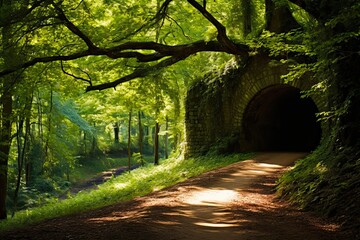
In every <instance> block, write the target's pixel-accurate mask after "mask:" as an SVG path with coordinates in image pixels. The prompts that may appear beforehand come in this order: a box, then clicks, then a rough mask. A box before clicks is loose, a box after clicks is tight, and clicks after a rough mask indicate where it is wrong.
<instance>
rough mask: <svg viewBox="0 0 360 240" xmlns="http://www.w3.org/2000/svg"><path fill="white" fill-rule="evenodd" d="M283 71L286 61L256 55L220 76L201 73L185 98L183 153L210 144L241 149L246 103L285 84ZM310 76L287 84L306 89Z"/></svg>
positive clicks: (200, 150) (200, 151) (205, 149)
mask: <svg viewBox="0 0 360 240" xmlns="http://www.w3.org/2000/svg"><path fill="white" fill-rule="evenodd" d="M286 73H287V66H286V65H284V64H280V63H279V62H273V61H271V60H270V58H269V57H267V56H261V55H257V56H255V57H252V58H250V59H249V61H248V63H247V64H246V66H245V67H243V68H241V69H232V70H231V71H229V72H228V74H226V75H225V76H223V77H222V78H221V79H215V80H214V78H211V77H205V78H204V79H203V80H202V81H200V82H199V83H197V84H196V85H194V86H193V87H192V88H190V89H189V91H188V94H187V98H186V116H185V131H186V132H185V136H186V151H185V152H186V155H187V156H194V155H199V154H204V153H206V152H208V151H209V150H211V149H212V147H213V146H215V149H217V151H218V150H219V149H220V151H222V150H221V149H222V148H223V151H225V152H226V151H241V150H242V149H241V147H242V145H243V144H242V142H243V141H244V139H243V134H242V124H243V116H244V112H245V111H246V107H247V106H248V104H249V103H250V101H251V100H252V99H253V98H254V97H255V96H256V95H257V94H258V93H259V92H260V91H261V90H263V89H265V88H267V87H270V86H274V85H278V84H287V83H284V80H283V79H282V78H281V76H282V75H283V74H286ZM310 79H311V78H303V79H299V80H297V81H293V82H290V83H288V85H291V86H294V87H296V88H299V89H300V90H307V89H309V88H310V87H311V86H312V85H313V84H314V82H311V80H310ZM313 100H314V102H315V104H316V105H317V106H318V108H319V109H321V110H323V109H324V108H325V106H324V104H322V101H321V100H320V99H313Z"/></svg>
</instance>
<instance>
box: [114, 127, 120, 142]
mask: <svg viewBox="0 0 360 240" xmlns="http://www.w3.org/2000/svg"><path fill="white" fill-rule="evenodd" d="M114 143H115V144H117V143H119V123H118V122H116V123H114Z"/></svg>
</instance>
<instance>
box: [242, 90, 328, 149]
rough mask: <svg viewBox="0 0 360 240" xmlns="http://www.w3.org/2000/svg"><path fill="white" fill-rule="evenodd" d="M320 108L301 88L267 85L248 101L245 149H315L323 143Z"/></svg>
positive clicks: (245, 123) (244, 135)
mask: <svg viewBox="0 0 360 240" xmlns="http://www.w3.org/2000/svg"><path fill="white" fill-rule="evenodd" d="M317 112H318V108H317V106H316V105H315V103H314V101H313V100H312V99H311V98H301V93H300V89H298V88H296V87H293V86H290V85H285V84H277V85H272V86H270V87H267V88H264V89H263V90H261V91H260V92H258V94H256V95H255V96H254V97H253V98H252V100H251V101H250V102H249V104H248V105H247V107H246V109H245V112H244V115H243V123H242V128H243V131H242V134H243V139H244V141H243V143H242V145H243V149H246V150H248V151H311V150H314V149H315V148H316V147H317V146H318V145H319V143H320V139H321V132H322V130H321V125H320V123H319V122H317V121H316V115H315V114H316V113H317Z"/></svg>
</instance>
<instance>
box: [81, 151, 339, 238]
mask: <svg viewBox="0 0 360 240" xmlns="http://www.w3.org/2000/svg"><path fill="white" fill-rule="evenodd" d="M304 155H305V153H292V154H286V153H278V154H276V153H269V154H260V155H259V156H258V157H257V158H255V159H253V160H246V161H243V162H241V163H236V164H233V165H230V166H229V167H227V168H225V169H224V170H221V171H219V173H218V175H216V177H213V176H214V173H211V172H209V173H207V174H205V175H204V176H203V177H202V178H203V179H207V180H206V183H202V184H196V182H197V179H193V180H190V181H189V183H188V184H187V183H186V184H185V183H184V184H179V186H174V187H173V188H170V189H168V191H161V192H157V193H154V194H152V195H149V196H147V197H143V198H138V199H136V200H135V202H134V203H132V204H131V205H129V206H127V205H126V204H124V206H123V207H121V206H119V207H117V208H110V209H109V210H108V211H109V212H108V214H106V215H104V216H103V217H89V218H85V219H84V223H85V224H88V225H89V227H90V228H94V229H97V228H99V230H100V229H101V227H102V226H105V225H106V226H109V224H110V225H112V224H116V225H118V224H120V226H122V227H126V228H128V227H130V226H132V227H133V228H136V226H138V228H137V229H138V231H139V232H146V234H150V235H153V234H154V236H161V237H160V239H172V238H171V237H172V236H183V238H181V239H194V240H195V239H196V240H198V239H209V240H211V239H218V238H223V239H238V237H239V236H244V237H245V238H246V236H249V237H250V238H249V239H253V238H251V237H256V236H258V237H259V236H262V237H264V238H265V239H276V238H275V237H272V235H271V234H272V231H274V229H276V231H277V232H279V231H280V232H282V233H283V234H284V236H291V238H288V239H293V240H302V239H303V235H302V234H300V233H299V234H296V233H293V232H291V231H292V230H291V229H293V228H296V229H298V230H299V231H301V229H307V230H308V233H307V236H308V238H306V239H309V240H318V239H324V240H325V239H327V237H326V236H328V235H327V234H328V233H331V232H334V231H336V229H337V228H338V226H337V225H331V224H329V225H324V224H323V223H320V222H318V220H315V219H312V218H309V222H306V223H303V222H301V223H300V221H299V220H298V218H299V216H300V214H301V212H296V211H294V210H293V209H291V208H289V207H288V206H287V205H286V204H285V203H281V202H278V201H276V200H275V199H274V195H273V194H271V193H272V191H273V187H274V182H273V181H274V180H275V179H274V176H276V175H277V174H278V173H279V172H281V171H283V170H284V169H286V168H287V166H288V165H289V164H290V162H292V161H293V160H294V159H296V158H298V157H301V156H304ZM276 156H277V157H276ZM286 156H288V158H287V159H288V160H286V161H285V159H286ZM250 186H251V187H250ZM255 226H257V227H256V229H255ZM259 226H260V227H259ZM309 229H310V230H309ZM319 233H321V234H320V235H321V236H324V238H318V236H319ZM287 234H288V235H287ZM246 239H247V238H246ZM254 239H257V238H254Z"/></svg>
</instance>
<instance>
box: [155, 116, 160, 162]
mask: <svg viewBox="0 0 360 240" xmlns="http://www.w3.org/2000/svg"><path fill="white" fill-rule="evenodd" d="M159 130H160V127H159V123H158V122H157V121H156V124H155V133H154V164H155V165H159Z"/></svg>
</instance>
